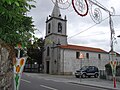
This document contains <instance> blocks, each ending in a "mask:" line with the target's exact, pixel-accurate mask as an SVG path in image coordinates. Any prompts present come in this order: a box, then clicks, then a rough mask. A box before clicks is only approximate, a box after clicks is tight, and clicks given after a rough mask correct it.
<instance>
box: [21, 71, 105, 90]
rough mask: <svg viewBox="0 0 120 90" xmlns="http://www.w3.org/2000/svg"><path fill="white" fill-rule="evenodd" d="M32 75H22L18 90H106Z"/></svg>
mask: <svg viewBox="0 0 120 90" xmlns="http://www.w3.org/2000/svg"><path fill="white" fill-rule="evenodd" d="M48 77H49V75H48V76H47V77H46V76H44V75H43V76H37V75H32V74H27V75H26V74H24V73H23V75H22V79H21V84H20V90H106V89H101V88H96V87H91V86H85V85H78V84H72V83H70V82H69V81H67V80H66V79H64V78H63V79H61V78H54V77H52V78H48Z"/></svg>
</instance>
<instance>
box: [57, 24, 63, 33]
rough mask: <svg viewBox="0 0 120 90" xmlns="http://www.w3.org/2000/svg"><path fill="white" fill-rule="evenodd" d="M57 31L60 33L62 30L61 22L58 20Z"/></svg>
mask: <svg viewBox="0 0 120 90" xmlns="http://www.w3.org/2000/svg"><path fill="white" fill-rule="evenodd" d="M58 32H60V33H61V32H62V23H60V22H59V23H58Z"/></svg>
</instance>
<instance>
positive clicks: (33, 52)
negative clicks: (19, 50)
mask: <svg viewBox="0 0 120 90" xmlns="http://www.w3.org/2000/svg"><path fill="white" fill-rule="evenodd" d="M43 51H44V40H43V38H40V39H38V40H37V41H35V42H34V43H33V44H31V46H30V47H29V48H28V52H27V54H28V57H29V58H28V61H27V63H28V64H34V62H37V64H38V72H39V70H40V65H42V59H43V57H42V56H43Z"/></svg>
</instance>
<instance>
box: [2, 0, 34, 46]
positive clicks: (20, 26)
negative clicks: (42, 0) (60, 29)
mask: <svg viewBox="0 0 120 90" xmlns="http://www.w3.org/2000/svg"><path fill="white" fill-rule="evenodd" d="M28 2H33V0H0V39H1V40H3V41H4V42H6V43H7V44H9V46H10V47H12V48H13V47H14V46H15V45H16V44H18V43H21V44H22V45H24V46H27V45H28V44H29V43H28V40H29V39H30V38H35V37H34V35H33V34H34V31H35V30H36V29H35V28H34V25H33V21H32V17H29V16H27V15H26V14H27V12H28V11H29V10H30V9H31V8H32V7H35V6H34V5H31V4H29V3H28Z"/></svg>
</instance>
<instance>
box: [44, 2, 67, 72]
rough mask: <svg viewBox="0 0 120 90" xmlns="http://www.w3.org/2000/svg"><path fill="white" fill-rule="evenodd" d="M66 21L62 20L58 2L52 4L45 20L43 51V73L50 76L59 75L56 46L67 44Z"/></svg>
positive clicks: (58, 53)
mask: <svg viewBox="0 0 120 90" xmlns="http://www.w3.org/2000/svg"><path fill="white" fill-rule="evenodd" d="M66 26H67V20H66V16H65V17H64V18H62V15H61V13H60V9H59V7H58V1H57V0H56V3H55V4H54V8H53V11H52V14H51V15H49V17H47V19H46V35H45V51H44V72H45V73H48V74H49V73H50V74H58V73H59V70H60V68H59V66H60V65H59V62H60V58H59V55H60V52H59V51H60V50H59V48H58V47H57V46H58V45H66V44H67V35H66V33H67V32H66V29H67V27H66Z"/></svg>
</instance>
